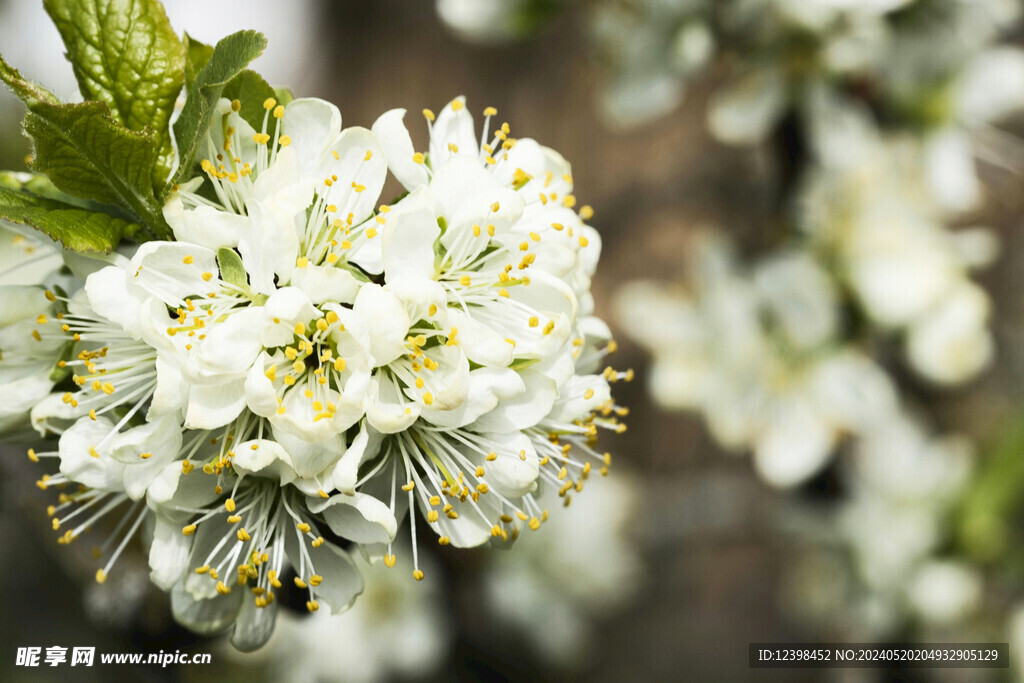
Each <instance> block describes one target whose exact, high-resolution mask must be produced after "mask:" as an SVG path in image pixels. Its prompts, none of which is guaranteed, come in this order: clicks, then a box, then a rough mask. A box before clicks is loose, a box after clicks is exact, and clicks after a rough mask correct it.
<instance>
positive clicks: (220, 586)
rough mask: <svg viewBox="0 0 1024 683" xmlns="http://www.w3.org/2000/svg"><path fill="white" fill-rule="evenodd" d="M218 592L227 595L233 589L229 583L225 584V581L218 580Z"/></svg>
mask: <svg viewBox="0 0 1024 683" xmlns="http://www.w3.org/2000/svg"><path fill="white" fill-rule="evenodd" d="M217 592H218V593H220V594H221V595H227V594H228V593H230V592H231V589H230V588H229V587H228V586H227V585H225V583H224V582H223V581H218V582H217Z"/></svg>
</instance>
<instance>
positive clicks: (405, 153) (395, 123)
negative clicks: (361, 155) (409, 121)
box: [372, 109, 427, 191]
mask: <svg viewBox="0 0 1024 683" xmlns="http://www.w3.org/2000/svg"><path fill="white" fill-rule="evenodd" d="M404 117H405V110H404V109H392V110H391V111H388V112H385V113H384V114H382V115H381V116H380V118H378V119H377V120H376V121H375V122H374V124H373V127H372V130H373V134H374V135H376V136H377V139H378V140H379V141H380V143H381V146H382V147H383V148H384V154H385V156H386V158H387V161H388V168H390V169H391V173H392V174H393V175H394V176H395V178H397V179H398V182H400V183H402V185H403V186H404V187H405V189H407V190H410V191H412V190H414V189H416V188H417V187H419V186H421V185H426V184H427V169H426V166H425V165H424V164H417V163H416V162H415V161H413V158H412V157H413V154H415V153H416V150H415V149H413V146H412V138H410V137H409V131H408V130H407V129H406V127H405V124H404V123H403V122H402V119H403V118H404Z"/></svg>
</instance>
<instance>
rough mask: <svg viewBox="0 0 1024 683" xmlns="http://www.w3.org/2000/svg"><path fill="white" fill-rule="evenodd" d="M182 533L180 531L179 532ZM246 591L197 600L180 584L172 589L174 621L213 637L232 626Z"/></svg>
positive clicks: (216, 594) (217, 594)
mask: <svg viewBox="0 0 1024 683" xmlns="http://www.w3.org/2000/svg"><path fill="white" fill-rule="evenodd" d="M179 533H180V530H179ZM243 593H244V591H241V590H233V591H231V592H230V593H229V594H227V595H220V594H219V593H215V594H214V596H213V597H209V598H205V599H202V600H197V599H196V598H194V597H193V596H192V595H191V594H190V593H189V592H188V591H186V590H185V587H184V585H183V584H182V583H181V582H179V583H177V584H176V585H175V586H174V588H172V589H171V612H172V613H173V614H174V620H175V621H176V622H178V623H179V624H181V625H182V626H184V627H185V628H187V629H189V630H190V631H192V632H193V633H197V634H199V635H205V636H212V635H214V634H217V633H220V632H221V631H223V630H224V629H226V628H227V627H228V626H230V625H231V624H232V623H233V622H234V621H235V618H236V617H237V616H238V611H239V609H241V607H242V600H243V597H244V596H243Z"/></svg>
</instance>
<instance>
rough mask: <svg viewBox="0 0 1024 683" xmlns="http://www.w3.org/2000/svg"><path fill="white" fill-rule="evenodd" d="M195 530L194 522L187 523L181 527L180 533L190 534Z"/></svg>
mask: <svg viewBox="0 0 1024 683" xmlns="http://www.w3.org/2000/svg"><path fill="white" fill-rule="evenodd" d="M195 532H196V525H195V524H189V525H188V526H183V527H182V528H181V533H182V534H184V535H185V536H191V535H192V534H194V533H195Z"/></svg>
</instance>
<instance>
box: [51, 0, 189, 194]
mask: <svg viewBox="0 0 1024 683" xmlns="http://www.w3.org/2000/svg"><path fill="white" fill-rule="evenodd" d="M44 6H45V8H46V11H47V12H48V13H49V14H50V17H51V18H52V19H53V23H54V24H56V25H57V30H58V31H60V35H61V38H62V39H63V40H64V46H65V47H66V48H67V57H68V60H69V61H70V62H71V66H72V68H73V70H74V72H75V78H76V79H77V80H78V87H79V90H81V92H82V96H83V97H84V98H85V99H86V100H97V101H100V102H106V103H107V106H108V107H110V112H111V115H112V116H113V118H114V120H115V121H117V122H118V123H120V124H123V125H124V126H125V127H127V128H128V129H130V130H135V131H141V130H144V129H146V128H149V129H151V130H153V131H154V133H155V135H156V145H157V150H158V153H157V159H156V165H155V166H154V167H153V184H154V186H155V187H157V188H159V187H162V186H163V184H164V183H165V182H166V181H167V176H168V175H169V174H170V172H171V167H172V166H173V165H174V149H173V146H172V145H171V135H170V130H169V122H170V119H171V112H172V111H173V110H174V102H175V100H176V99H177V97H178V93H180V92H181V88H182V85H183V84H184V81H185V47H184V45H182V44H181V41H180V40H178V36H177V35H176V34H175V33H174V29H173V28H171V23H170V21H168V19H167V14H166V13H165V12H164V8H163V5H161V4H160V2H159V1H158V0H45V2H44Z"/></svg>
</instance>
